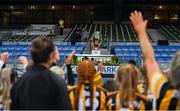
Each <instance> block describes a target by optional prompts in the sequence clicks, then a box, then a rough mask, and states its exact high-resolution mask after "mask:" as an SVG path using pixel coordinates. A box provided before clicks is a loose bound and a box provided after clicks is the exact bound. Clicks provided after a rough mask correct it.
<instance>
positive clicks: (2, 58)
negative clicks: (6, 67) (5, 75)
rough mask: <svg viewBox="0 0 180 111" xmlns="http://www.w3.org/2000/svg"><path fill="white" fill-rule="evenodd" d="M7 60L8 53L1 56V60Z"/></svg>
mask: <svg viewBox="0 0 180 111" xmlns="http://www.w3.org/2000/svg"><path fill="white" fill-rule="evenodd" d="M8 58H9V53H8V52H4V53H2V54H1V60H2V61H4V62H6V61H7V60H8Z"/></svg>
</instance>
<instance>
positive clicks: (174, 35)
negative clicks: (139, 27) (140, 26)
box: [160, 25, 180, 42]
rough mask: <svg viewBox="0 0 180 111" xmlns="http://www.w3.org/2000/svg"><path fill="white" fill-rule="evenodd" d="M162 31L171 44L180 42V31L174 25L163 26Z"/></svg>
mask: <svg viewBox="0 0 180 111" xmlns="http://www.w3.org/2000/svg"><path fill="white" fill-rule="evenodd" d="M160 30H161V31H162V32H163V33H164V34H165V35H166V37H167V39H168V40H169V41H171V42H180V30H178V29H177V28H176V27H174V26H173V25H165V26H164V25H161V26H160Z"/></svg>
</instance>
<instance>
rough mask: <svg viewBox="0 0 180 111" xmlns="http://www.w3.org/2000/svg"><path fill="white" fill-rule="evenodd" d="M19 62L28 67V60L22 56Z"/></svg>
mask: <svg viewBox="0 0 180 111" xmlns="http://www.w3.org/2000/svg"><path fill="white" fill-rule="evenodd" d="M18 61H19V62H20V63H21V64H24V65H27V64H28V59H27V58H26V57H25V56H20V57H19V58H18Z"/></svg>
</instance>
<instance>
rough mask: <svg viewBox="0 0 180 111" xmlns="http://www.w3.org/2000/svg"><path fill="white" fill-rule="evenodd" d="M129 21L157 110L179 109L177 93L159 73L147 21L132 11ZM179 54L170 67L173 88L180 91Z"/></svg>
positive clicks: (139, 13)
mask: <svg viewBox="0 0 180 111" xmlns="http://www.w3.org/2000/svg"><path fill="white" fill-rule="evenodd" d="M130 20H131V22H132V24H133V27H134V29H135V31H136V32H137V35H138V38H139V42H140V45H141V49H142V52H143V55H144V63H145V66H146V70H147V77H148V81H149V85H150V86H149V88H150V89H151V91H152V93H153V96H154V97H155V98H156V109H157V110H175V109H179V107H180V103H179V92H178V90H176V89H175V88H174V86H172V85H171V83H170V82H168V80H167V78H166V77H165V76H163V75H162V74H161V72H160V68H159V66H158V64H157V61H156V60H155V56H154V51H153V47H152V45H151V43H150V41H149V39H148V35H147V33H146V27H147V20H143V16H142V14H141V12H137V11H134V12H133V13H131V15H130ZM179 69H180V54H177V55H176V57H175V59H174V60H173V64H172V66H171V75H172V78H173V79H172V80H175V81H176V82H175V86H176V87H177V88H179V89H180V87H179V86H178V85H180V71H179Z"/></svg>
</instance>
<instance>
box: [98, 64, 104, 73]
mask: <svg viewBox="0 0 180 111" xmlns="http://www.w3.org/2000/svg"><path fill="white" fill-rule="evenodd" d="M103 66H104V65H103V64H102V63H99V64H98V70H99V73H101V74H102V72H103Z"/></svg>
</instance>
